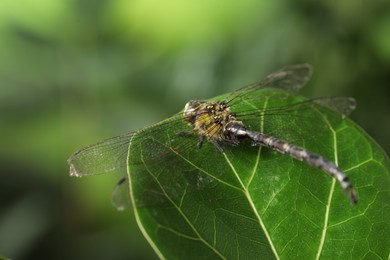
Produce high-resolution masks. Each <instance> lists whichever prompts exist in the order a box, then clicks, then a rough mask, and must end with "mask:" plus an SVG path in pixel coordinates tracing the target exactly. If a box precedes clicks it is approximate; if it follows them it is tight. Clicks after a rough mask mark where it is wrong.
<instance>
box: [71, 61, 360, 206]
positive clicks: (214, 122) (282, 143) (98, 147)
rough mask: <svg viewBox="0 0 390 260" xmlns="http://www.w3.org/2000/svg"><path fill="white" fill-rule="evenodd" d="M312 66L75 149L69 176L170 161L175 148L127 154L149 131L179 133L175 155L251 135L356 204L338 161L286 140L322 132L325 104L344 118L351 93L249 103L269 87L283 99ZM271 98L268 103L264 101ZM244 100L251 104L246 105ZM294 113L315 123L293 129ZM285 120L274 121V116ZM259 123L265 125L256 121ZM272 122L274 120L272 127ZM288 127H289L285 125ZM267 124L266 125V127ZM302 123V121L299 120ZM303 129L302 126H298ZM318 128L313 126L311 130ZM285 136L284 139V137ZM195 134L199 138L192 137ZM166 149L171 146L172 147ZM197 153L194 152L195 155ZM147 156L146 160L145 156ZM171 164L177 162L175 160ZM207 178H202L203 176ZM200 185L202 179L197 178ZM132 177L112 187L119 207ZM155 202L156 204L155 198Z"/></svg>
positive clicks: (231, 144)
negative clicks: (322, 176)
mask: <svg viewBox="0 0 390 260" xmlns="http://www.w3.org/2000/svg"><path fill="white" fill-rule="evenodd" d="M311 74H312V67H311V65H309V64H297V65H292V66H288V67H284V68H282V69H280V70H278V71H276V72H274V73H272V74H270V75H268V76H267V77H265V78H264V79H263V80H261V81H258V82H256V83H253V84H250V85H248V86H245V87H243V88H241V89H238V90H236V91H234V92H232V93H230V94H228V95H227V96H224V97H221V98H217V99H216V100H212V101H203V100H190V101H189V102H187V103H186V105H185V107H184V109H183V110H182V111H180V112H179V113H178V114H176V115H174V116H173V117H172V118H170V119H167V120H164V121H162V122H160V123H157V124H155V125H152V126H150V127H147V128H144V129H141V130H138V131H135V132H130V133H127V134H124V135H120V136H116V137H112V138H109V139H106V140H104V141H102V142H99V143H96V144H93V145H90V146H87V147H85V148H82V149H80V150H78V151H76V152H75V153H74V154H72V155H71V156H70V158H69V159H68V164H69V167H70V175H71V176H76V177H82V176H89V175H96V174H103V173H108V172H113V171H116V170H118V169H120V168H123V167H125V166H127V165H128V164H130V163H133V164H138V166H139V167H138V170H139V172H143V170H145V166H144V165H146V164H154V165H156V164H157V165H158V164H159V163H164V162H167V160H168V161H169V157H171V156H172V153H169V152H167V149H154V150H153V154H148V155H147V156H146V157H147V158H146V159H145V156H141V157H142V158H143V159H142V160H143V162H136V161H134V160H131V158H130V157H129V156H130V155H129V149H131V148H132V149H133V150H134V149H135V150H136V149H140V151H142V149H143V146H145V145H146V143H145V142H144V140H147V139H148V138H149V136H151V135H153V136H155V135H160V134H161V133H164V129H169V130H170V131H171V132H172V131H173V132H175V136H176V137H178V138H171V140H170V141H169V142H168V143H166V144H164V146H165V147H168V148H169V149H170V150H171V151H174V153H175V154H180V153H184V152H185V151H187V150H189V149H191V148H192V146H194V145H196V146H197V147H198V148H199V151H200V154H199V155H201V150H202V146H204V143H206V142H207V143H210V144H211V145H212V146H214V147H215V148H216V150H217V151H218V152H219V153H225V152H226V149H227V148H228V149H231V148H234V149H240V148H241V149H244V146H243V145H242V143H243V141H244V140H249V141H250V142H251V145H252V146H262V147H266V148H268V149H271V150H274V151H276V152H279V153H281V154H285V155H286V156H290V157H292V158H294V159H297V160H299V161H303V162H305V163H306V164H308V165H310V166H312V167H315V168H318V169H321V170H322V171H323V172H324V173H326V174H328V175H330V176H331V177H332V178H334V179H335V180H336V181H337V182H338V183H339V185H340V186H341V188H342V190H343V191H344V193H345V195H346V196H347V198H348V199H349V200H350V202H351V203H352V204H356V203H357V201H358V196H357V192H356V189H355V188H354V186H353V185H352V182H351V180H350V179H349V177H348V176H347V175H346V174H345V172H344V171H343V170H342V169H340V168H339V167H338V166H337V165H336V163H334V162H332V161H331V160H329V159H327V158H325V157H324V156H322V155H320V154H318V153H314V152H312V151H310V150H308V149H306V148H304V147H302V146H298V145H296V144H294V143H292V142H291V141H290V140H287V139H290V138H291V139H293V140H294V139H296V138H297V136H300V135H301V137H302V138H309V137H308V136H310V135H313V133H312V132H313V131H318V132H320V131H321V129H322V128H326V125H323V124H321V123H320V122H319V121H318V120H317V118H316V117H317V116H318V115H315V114H314V116H313V113H312V111H313V110H316V109H317V110H318V109H322V108H325V109H327V110H331V111H332V113H335V114H337V115H338V118H340V120H342V119H343V118H344V117H345V116H347V115H349V114H350V113H351V112H352V111H353V110H354V109H355V108H356V101H355V100H354V99H353V98H350V97H326V98H314V99H305V100H300V101H292V102H291V104H287V105H280V104H278V103H276V105H269V106H267V107H264V108H259V107H256V106H252V105H251V104H256V103H264V102H265V101H268V98H269V97H262V96H261V95H259V93H260V91H264V90H266V89H278V90H280V91H281V93H282V94H281V95H280V96H278V95H276V96H275V95H274V96H273V97H272V99H271V98H270V99H269V100H276V101H278V100H280V101H283V102H284V101H285V100H286V95H285V94H283V93H286V92H287V93H296V92H298V91H299V90H300V89H301V88H302V87H303V86H305V85H306V84H307V82H308V81H309V80H310V77H311ZM266 103H267V102H266ZM243 104H248V105H247V106H245V105H244V106H243ZM291 117H296V118H298V121H299V120H301V119H302V120H307V121H308V120H315V121H313V122H311V123H312V124H314V125H316V127H317V128H316V127H314V126H313V127H311V128H309V130H308V132H307V133H304V131H303V133H302V131H296V132H295V131H294V129H291V128H292V127H291V125H290V124H284V123H283V121H287V120H291V119H290V118H291ZM278 119H279V121H280V122H281V123H280V124H275V120H278ZM258 122H261V124H258ZM272 125H276V126H275V127H273V126H272ZM283 126H285V127H283ZM267 127H268V128H267ZM297 128H299V125H297ZM299 129H300V130H302V129H304V128H299ZM313 129H315V130H313ZM282 137H285V138H282ZM194 139H196V142H194ZM169 149H168V150H169ZM192 156H196V155H192ZM144 159H145V160H148V161H147V163H146V162H145V161H144ZM171 167H175V166H174V165H172V166H171ZM202 180H203V179H202ZM202 182H203V183H200V186H201V187H202V186H207V184H208V183H209V182H210V181H207V178H204V181H202ZM198 186H199V181H198ZM129 194H130V191H129V180H128V178H127V177H125V178H122V179H121V180H120V181H119V183H118V184H117V186H116V187H115V188H114V191H113V195H112V202H113V204H114V206H115V207H116V208H117V209H119V210H122V209H125V208H128V207H130V206H131V203H130V195H129ZM155 203H158V201H157V199H156V201H155Z"/></svg>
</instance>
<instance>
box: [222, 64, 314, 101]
mask: <svg viewBox="0 0 390 260" xmlns="http://www.w3.org/2000/svg"><path fill="white" fill-rule="evenodd" d="M311 74H312V67H311V65H310V64H307V63H305V64H296V65H292V66H288V67H284V68H282V69H280V70H278V71H276V72H274V73H272V74H270V75H268V76H267V77H266V78H265V79H263V80H261V81H258V82H255V83H253V84H250V85H248V86H245V87H243V88H241V89H238V90H237V91H235V92H233V93H232V94H231V96H229V97H228V98H227V102H226V103H228V104H231V103H232V101H233V100H236V99H238V100H241V99H242V98H245V97H248V96H249V94H252V92H253V91H256V90H259V89H263V88H279V89H283V90H287V91H289V92H298V91H299V90H300V89H301V88H302V87H304V86H305V85H306V83H307V82H308V81H309V80H310V78H311Z"/></svg>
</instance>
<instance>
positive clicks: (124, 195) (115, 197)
mask: <svg viewBox="0 0 390 260" xmlns="http://www.w3.org/2000/svg"><path fill="white" fill-rule="evenodd" d="M111 202H112V205H113V206H114V207H115V208H116V209H117V210H121V211H122V210H125V209H128V208H130V207H131V200H130V187H129V179H128V178H127V177H123V178H122V179H121V180H120V181H119V182H118V184H117V185H116V186H115V188H114V190H113V191H112V197H111Z"/></svg>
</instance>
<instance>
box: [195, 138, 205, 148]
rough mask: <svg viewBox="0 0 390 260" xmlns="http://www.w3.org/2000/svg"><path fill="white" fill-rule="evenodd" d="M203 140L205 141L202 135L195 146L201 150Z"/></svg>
mask: <svg viewBox="0 0 390 260" xmlns="http://www.w3.org/2000/svg"><path fill="white" fill-rule="evenodd" d="M204 140H205V136H204V135H200V136H199V139H198V144H197V146H198V148H199V149H200V148H202V145H203V142H204Z"/></svg>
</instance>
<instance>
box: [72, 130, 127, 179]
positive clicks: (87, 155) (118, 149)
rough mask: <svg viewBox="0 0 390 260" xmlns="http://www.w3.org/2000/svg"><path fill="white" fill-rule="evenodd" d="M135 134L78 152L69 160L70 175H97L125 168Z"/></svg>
mask: <svg viewBox="0 0 390 260" xmlns="http://www.w3.org/2000/svg"><path fill="white" fill-rule="evenodd" d="M133 134H134V132H133V133H127V134H124V135H120V136H116V137H112V138H109V139H106V140H104V141H102V142H99V143H96V144H93V145H90V146H87V147H84V148H82V149H80V150H78V151H77V152H75V153H74V154H72V155H71V156H70V157H69V159H68V164H69V167H70V175H71V176H76V177H82V176H88V175H96V174H102V173H108V172H112V171H114V170H117V169H119V168H122V167H124V166H125V165H126V161H127V154H128V149H129V143H130V140H131V137H132V136H133Z"/></svg>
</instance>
